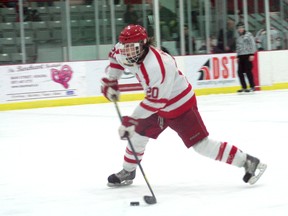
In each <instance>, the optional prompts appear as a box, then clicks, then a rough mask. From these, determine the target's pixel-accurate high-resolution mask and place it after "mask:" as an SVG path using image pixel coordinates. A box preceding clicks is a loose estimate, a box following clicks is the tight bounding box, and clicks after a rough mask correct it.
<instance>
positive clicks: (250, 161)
mask: <svg viewBox="0 0 288 216" xmlns="http://www.w3.org/2000/svg"><path fill="white" fill-rule="evenodd" d="M244 168H245V175H244V177H243V181H244V182H246V183H249V184H251V185H252V184H255V183H256V182H257V181H258V179H259V178H260V177H261V176H262V174H263V173H264V172H265V170H266V168H267V165H266V164H263V163H261V162H260V160H259V159H258V158H255V157H253V156H251V155H248V154H247V158H246V161H245V164H244Z"/></svg>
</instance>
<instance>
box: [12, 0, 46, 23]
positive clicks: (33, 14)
mask: <svg viewBox="0 0 288 216" xmlns="http://www.w3.org/2000/svg"><path fill="white" fill-rule="evenodd" d="M15 10H16V13H17V18H16V20H17V22H20V14H19V5H18V3H17V5H16V7H15ZM23 15H24V18H23V19H24V22H28V21H32V22H38V21H41V18H40V15H39V12H38V11H37V10H36V9H31V8H30V7H29V2H28V1H23Z"/></svg>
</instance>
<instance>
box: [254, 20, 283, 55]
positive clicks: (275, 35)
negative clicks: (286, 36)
mask: <svg viewBox="0 0 288 216" xmlns="http://www.w3.org/2000/svg"><path fill="white" fill-rule="evenodd" d="M262 23H263V26H265V20H263V21H262ZM270 39H271V42H270V43H271V50H278V49H280V48H281V36H280V32H279V31H278V30H277V29H275V28H274V27H272V26H271V27H270ZM255 40H256V45H257V49H258V50H268V46H267V31H266V28H265V27H264V28H262V29H260V30H259V31H258V32H257V33H256V36H255Z"/></svg>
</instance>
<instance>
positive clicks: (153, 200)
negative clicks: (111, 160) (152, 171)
mask: <svg viewBox="0 0 288 216" xmlns="http://www.w3.org/2000/svg"><path fill="white" fill-rule="evenodd" d="M113 102H114V105H115V108H116V111H117V114H118V117H119V119H120V121H121V122H122V115H121V113H120V109H119V107H118V104H117V102H116V100H114V101H113ZM127 140H128V143H129V146H130V148H131V150H132V152H133V155H134V157H135V160H136V162H137V164H138V166H139V168H140V170H141V173H142V175H143V177H144V179H145V181H146V184H147V186H148V188H149V190H150V192H151V194H152V196H147V195H145V196H144V197H143V199H144V201H145V202H146V203H147V204H156V203H157V200H156V197H155V194H154V192H153V190H152V187H151V186H150V184H149V182H148V179H147V178H146V175H145V173H144V170H143V168H142V165H141V163H140V160H139V158H138V156H137V154H136V152H135V149H134V146H133V144H132V142H131V140H130V138H129V137H128V136H127Z"/></svg>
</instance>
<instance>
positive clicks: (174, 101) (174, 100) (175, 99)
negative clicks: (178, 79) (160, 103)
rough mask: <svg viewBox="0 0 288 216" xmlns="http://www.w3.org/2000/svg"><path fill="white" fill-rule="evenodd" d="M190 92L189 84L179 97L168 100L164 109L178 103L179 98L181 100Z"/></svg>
mask: <svg viewBox="0 0 288 216" xmlns="http://www.w3.org/2000/svg"><path fill="white" fill-rule="evenodd" d="M191 90H192V86H191V84H189V85H188V87H187V88H186V89H185V90H184V91H183V92H181V93H180V94H179V95H177V96H176V97H174V98H172V99H171V100H169V102H168V103H167V104H166V107H167V106H170V105H171V104H173V103H176V102H177V101H179V100H180V99H181V98H183V97H184V96H185V95H187V94H188V93H189V92H190V91H191Z"/></svg>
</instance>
